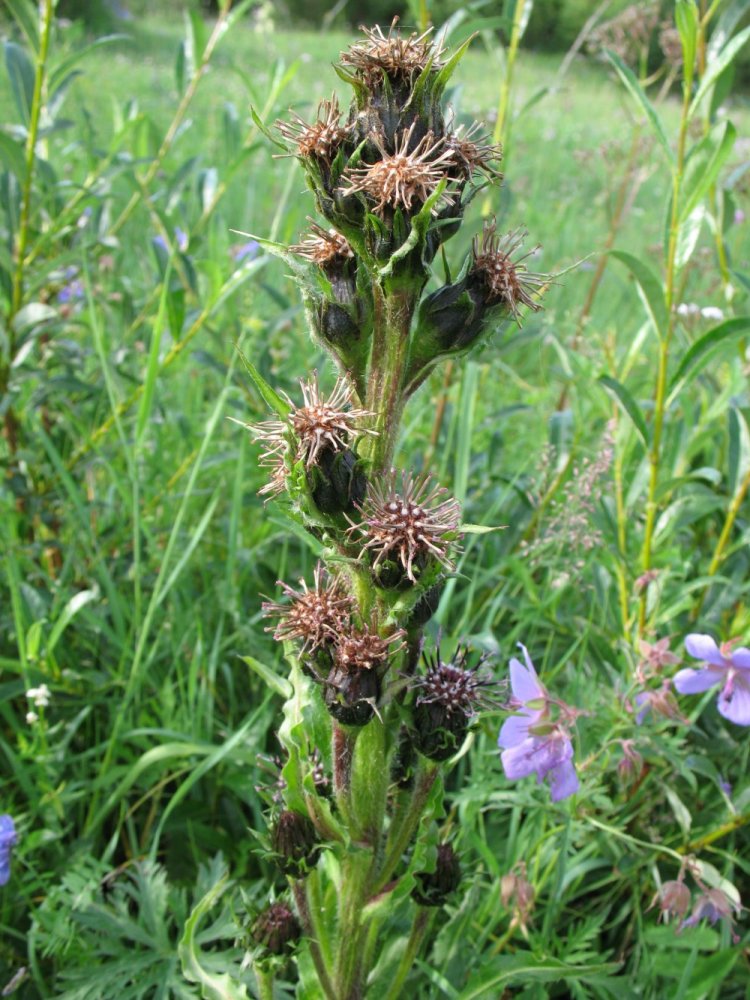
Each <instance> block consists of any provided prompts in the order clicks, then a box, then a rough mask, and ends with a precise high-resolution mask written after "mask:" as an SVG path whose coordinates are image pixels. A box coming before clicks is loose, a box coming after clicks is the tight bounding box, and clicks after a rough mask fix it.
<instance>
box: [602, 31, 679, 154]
mask: <svg viewBox="0 0 750 1000" xmlns="http://www.w3.org/2000/svg"><path fill="white" fill-rule="evenodd" d="M604 54H605V56H606V57H607V59H609V61H610V62H611V63H612V65H613V66H614V68H615V69H616V70H617V73H618V75H619V77H620V79H621V80H622V82H623V83H624V84H625V87H626V89H627V91H628V93H629V94H630V96H631V97H632V98H633V100H634V101H635V103H636V104H637V105H638V106H639V107H640V109H641V110H642V111H643V112H644V113H645V115H646V117H647V118H648V120H649V122H650V123H651V127H652V129H653V130H654V135H655V136H656V138H657V139H658V140H659V143H660V144H661V147H662V149H663V150H664V153H665V155H666V157H667V162H668V163H669V165H670V166H674V154H673V153H672V149H671V147H670V145H669V139H667V133H666V132H665V131H664V126H663V125H662V123H661V119H660V118H659V115H658V114H657V113H656V109H655V108H654V106H653V104H652V103H651V101H649V99H648V97H646V94H645V93H644V91H643V88H642V87H641V85H640V83H638V80H637V79H636V77H635V74H634V73H633V71H632V70H631V69H630V68H629V67H628V66H626V65H625V63H624V62H623V61H622V59H620V57H619V56H617V55H615V53H614V52H611V51H610V50H609V49H605V50H604Z"/></svg>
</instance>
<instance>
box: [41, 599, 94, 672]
mask: <svg viewBox="0 0 750 1000" xmlns="http://www.w3.org/2000/svg"><path fill="white" fill-rule="evenodd" d="M98 597H99V588H98V587H93V588H91V589H90V590H79V591H78V593H77V594H74V595H73V597H71V598H70V600H69V601H68V603H67V604H66V605H65V607H64V608H63V610H62V614H61V615H60V617H59V618H58V619H57V621H56V622H55V624H54V627H53V629H52V631H51V633H50V637H49V639H48V640H47V655H48V656H49V655H50V654H51V653H52V651H53V650H54V648H55V646H56V645H57V643H58V642H59V640H60V638H61V636H62V634H63V632H64V631H65V629H66V628H67V627H68V625H69V624H70V622H71V621H72V619H73V618H75V616H76V615H77V614H78V612H79V611H80V610H81V608H85V607H86V605H87V604H90V603H91V602H92V601H95V600H97V598H98Z"/></svg>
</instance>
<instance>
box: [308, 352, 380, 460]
mask: <svg viewBox="0 0 750 1000" xmlns="http://www.w3.org/2000/svg"><path fill="white" fill-rule="evenodd" d="M300 387H301V389H302V398H303V399H304V405H303V406H300V407H298V408H296V409H294V410H292V412H291V413H290V414H289V422H290V424H291V426H292V428H293V429H294V433H295V434H296V435H297V439H298V442H299V444H298V449H297V460H298V461H300V460H304V462H305V465H306V466H307V468H308V469H309V468H311V466H313V465H315V462H316V461H317V459H318V456H319V455H320V453H321V451H324V450H325V449H326V448H332V449H333V450H334V451H343V450H344V449H345V448H346V447H347V446H348V444H349V442H350V441H351V440H352V438H354V437H355V436H356V435H357V434H375V433H376V431H372V430H366V429H360V428H358V427H357V426H356V424H357V421H358V420H361V419H363V418H365V417H371V416H374V414H372V413H371V412H370V411H369V410H362V409H358V408H357V407H352V405H351V402H352V396H353V391H352V388H351V386H350V385H349V383H348V382H347V380H346V379H345V378H344V376H343V375H340V376H339V377H338V378H337V379H336V384H335V385H334V387H333V391H332V392H331V395H330V396H329V397H328V399H326V400H324V399H322V398H321V396H320V386H319V385H318V373H317V371H316V372H313V375H312V378H311V379H310V381H309V382H305V381H304V379H300Z"/></svg>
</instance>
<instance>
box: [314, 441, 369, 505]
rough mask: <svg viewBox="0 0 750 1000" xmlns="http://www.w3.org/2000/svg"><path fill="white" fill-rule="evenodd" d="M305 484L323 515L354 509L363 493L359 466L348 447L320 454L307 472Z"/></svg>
mask: <svg viewBox="0 0 750 1000" xmlns="http://www.w3.org/2000/svg"><path fill="white" fill-rule="evenodd" d="M308 482H309V483H310V492H311V493H312V497H313V500H314V501H315V506H316V507H317V508H318V510H320V511H322V512H323V513H324V514H341V513H343V512H344V511H351V510H354V508H355V506H356V505H357V504H361V503H362V501H363V500H364V498H365V494H366V493H367V479H366V478H365V474H364V470H363V468H362V465H361V463H360V462H359V461H358V459H357V456H356V455H355V454H354V452H353V451H352V450H351V449H349V448H347V449H345V450H344V451H333V450H332V449H330V448H328V449H326V450H325V451H322V452H321V453H320V456H319V458H318V462H317V465H316V466H315V468H314V469H311V470H310V472H309V473H308Z"/></svg>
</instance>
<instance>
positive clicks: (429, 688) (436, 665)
mask: <svg viewBox="0 0 750 1000" xmlns="http://www.w3.org/2000/svg"><path fill="white" fill-rule="evenodd" d="M470 655H471V650H470V649H469V647H468V646H466V645H459V646H458V648H457V649H456V652H455V653H454V654H453V656H452V658H451V659H450V660H448V661H447V662H444V661H443V660H442V659H441V657H440V649H439V648H438V649H437V650H436V651H435V652H434V653H432V654H430V653H425V654H423V659H424V662H425V665H426V667H427V671H426V673H425V674H424V675H423V676H421V677H417V678H415V679H414V681H413V682H412V686H413V687H414V688H416V689H417V691H418V692H419V693H418V695H417V700H416V704H417V705H433V704H438V705H441V706H442V707H443V708H444V709H445V711H446V712H447V713H448V714H452V713H454V712H455V713H456V714H459V713H460V714H462V715H465V716H466V717H467V718H468V717H470V716H472V715H475V714H476V713H477V712H478V711H479V710H480V709H483V708H487V707H489V706H490V705H492V704H493V701H492V699H491V697H490V691H491V689H492V688H496V687H497V681H495V680H494V678H493V677H492V676H491V675H489V674H487V673H482V672H481V669H482V667H483V666H484V665H485V663H486V662H487V660H488V659H489V654H487V653H483V654H482V655H481V656H480V657H479V659H478V660H477V662H476V664H475V665H474V666H473V667H471V666H469V662H468V661H469V657H470Z"/></svg>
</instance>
